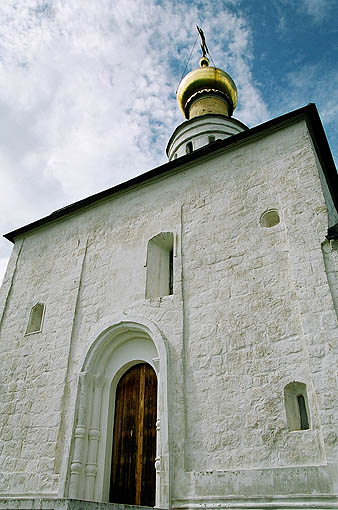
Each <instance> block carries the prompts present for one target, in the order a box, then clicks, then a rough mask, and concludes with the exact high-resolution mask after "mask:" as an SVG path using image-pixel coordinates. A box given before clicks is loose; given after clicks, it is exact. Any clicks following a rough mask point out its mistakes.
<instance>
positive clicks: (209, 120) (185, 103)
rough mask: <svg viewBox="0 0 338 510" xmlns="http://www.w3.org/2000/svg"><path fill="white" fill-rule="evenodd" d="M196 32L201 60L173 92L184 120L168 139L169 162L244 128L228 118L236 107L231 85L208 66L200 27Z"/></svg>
mask: <svg viewBox="0 0 338 510" xmlns="http://www.w3.org/2000/svg"><path fill="white" fill-rule="evenodd" d="M197 30H198V32H199V35H200V37H201V49H202V58H201V60H200V67H199V68H198V69H194V70H193V71H191V72H190V73H189V74H187V75H186V76H185V77H184V78H183V80H182V81H181V83H180V84H179V86H178V89H177V101H178V104H179V107H180V110H181V111H182V113H183V115H184V117H185V118H186V119H187V120H186V121H185V122H183V123H182V124H180V125H179V126H177V128H176V129H175V131H174V132H173V134H172V135H171V137H170V140H169V142H168V145H167V151H166V152H167V155H168V158H169V160H172V159H176V158H179V157H181V156H184V155H185V154H189V153H191V152H194V151H196V150H197V149H200V148H202V147H205V146H206V145H209V144H212V143H213V142H216V141H217V140H223V139H225V138H228V137H230V136H234V135H236V134H238V133H240V132H241V131H244V130H246V129H248V128H247V126H245V125H244V124H243V123H242V122H240V121H239V120H236V119H234V118H233V117H232V114H233V111H234V109H235V108H236V105H237V88H236V85H235V83H234V82H233V80H232V78H231V76H229V75H228V73H226V72H225V71H223V70H222V69H219V68H218V67H215V66H214V67H212V66H210V65H209V58H208V57H207V54H208V55H209V56H210V54H209V50H208V48H207V45H206V42H205V37H204V33H203V30H202V29H201V28H200V27H197ZM210 60H211V61H212V59H211V57H210Z"/></svg>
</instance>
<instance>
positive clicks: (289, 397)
mask: <svg viewBox="0 0 338 510" xmlns="http://www.w3.org/2000/svg"><path fill="white" fill-rule="evenodd" d="M284 399H285V412H286V419H287V423H288V427H289V430H290V432H291V431H296V430H308V429H310V427H311V424H310V422H311V420H310V408H309V403H308V398H307V389H306V384H304V383H301V382H297V381H293V382H291V383H289V384H287V385H286V386H285V388H284Z"/></svg>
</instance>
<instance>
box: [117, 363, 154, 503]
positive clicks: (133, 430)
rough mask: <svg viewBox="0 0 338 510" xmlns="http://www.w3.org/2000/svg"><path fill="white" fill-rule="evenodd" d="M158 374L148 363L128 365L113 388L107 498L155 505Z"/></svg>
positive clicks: (122, 501)
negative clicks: (109, 475) (113, 409)
mask: <svg viewBox="0 0 338 510" xmlns="http://www.w3.org/2000/svg"><path fill="white" fill-rule="evenodd" d="M156 408H157V377H156V374H155V372H154V370H153V369H152V367H151V366H150V365H148V364H147V363H140V364H138V365H135V366H133V367H132V368H130V369H129V370H128V371H127V372H126V373H125V374H124V375H123V376H122V377H121V379H120V381H119V383H118V385H117V389H116V400H115V417H114V433H113V450H112V466H111V480H110V494H109V501H110V502H112V503H125V504H129V505H143V506H154V505H155V456H156Z"/></svg>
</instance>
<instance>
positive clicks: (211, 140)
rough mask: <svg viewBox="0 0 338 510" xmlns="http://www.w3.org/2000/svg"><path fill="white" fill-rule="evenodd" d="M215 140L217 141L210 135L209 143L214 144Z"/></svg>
mask: <svg viewBox="0 0 338 510" xmlns="http://www.w3.org/2000/svg"><path fill="white" fill-rule="evenodd" d="M215 140H216V137H215V135H209V136H208V141H209V143H212V142H214V141H215Z"/></svg>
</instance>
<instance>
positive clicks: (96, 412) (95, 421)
mask: <svg viewBox="0 0 338 510" xmlns="http://www.w3.org/2000/svg"><path fill="white" fill-rule="evenodd" d="M104 383H105V378H104V377H103V376H101V375H97V376H96V377H95V380H94V397H93V406H92V415H91V422H90V428H89V442H88V455H87V463H86V469H85V487H86V490H85V497H86V499H87V500H93V499H94V489H95V479H96V474H97V451H98V445H99V439H100V434H101V430H100V417H101V403H102V402H101V401H102V390H103V386H104Z"/></svg>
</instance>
